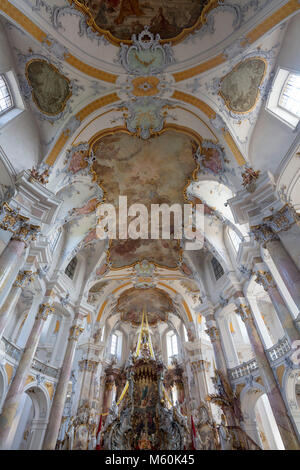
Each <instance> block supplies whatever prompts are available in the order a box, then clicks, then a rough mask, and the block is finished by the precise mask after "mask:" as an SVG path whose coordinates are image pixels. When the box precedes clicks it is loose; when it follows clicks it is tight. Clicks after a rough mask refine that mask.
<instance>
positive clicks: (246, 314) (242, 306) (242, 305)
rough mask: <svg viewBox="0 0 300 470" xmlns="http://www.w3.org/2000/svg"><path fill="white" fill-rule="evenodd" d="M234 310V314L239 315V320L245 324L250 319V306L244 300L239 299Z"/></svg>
mask: <svg viewBox="0 0 300 470" xmlns="http://www.w3.org/2000/svg"><path fill="white" fill-rule="evenodd" d="M236 307H237V308H236V309H235V312H236V313H237V314H238V315H240V317H241V319H242V320H243V322H245V323H246V322H247V321H248V320H250V319H251V310H250V306H249V304H248V302H247V300H246V299H241V300H239V301H238V302H237V303H236Z"/></svg>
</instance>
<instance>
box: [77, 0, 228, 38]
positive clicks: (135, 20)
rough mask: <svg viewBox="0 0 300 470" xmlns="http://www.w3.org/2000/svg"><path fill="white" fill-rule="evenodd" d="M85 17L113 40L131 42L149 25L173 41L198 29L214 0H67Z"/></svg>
mask: <svg viewBox="0 0 300 470" xmlns="http://www.w3.org/2000/svg"><path fill="white" fill-rule="evenodd" d="M69 1H70V2H71V3H73V4H74V5H75V6H76V7H77V8H78V9H79V10H80V11H81V12H83V13H84V15H85V16H86V17H87V22H88V25H89V26H91V27H92V28H93V29H94V30H96V31H98V32H99V33H100V34H104V35H106V36H107V38H108V39H109V40H110V41H111V42H113V43H115V44H119V43H120V42H121V41H122V42H131V36H132V35H133V34H139V33H140V32H141V31H142V30H143V29H144V27H145V26H149V27H150V29H151V31H152V33H153V34H159V35H160V38H161V39H162V40H165V41H171V42H172V43H176V42H179V41H180V40H182V39H183V38H184V37H186V35H187V34H189V33H190V32H192V31H194V30H196V29H199V28H200V27H201V26H202V25H203V24H204V23H205V22H206V16H207V14H208V13H209V12H210V11H211V10H212V9H214V8H216V7H218V6H219V4H220V2H218V1H215V0H172V1H170V0H168V1H165V2H161V1H160V0H147V1H143V0H100V1H94V0H69Z"/></svg>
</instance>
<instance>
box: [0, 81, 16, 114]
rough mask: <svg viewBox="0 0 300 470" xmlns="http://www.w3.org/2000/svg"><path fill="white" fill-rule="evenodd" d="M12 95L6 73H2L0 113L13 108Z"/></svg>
mask: <svg viewBox="0 0 300 470" xmlns="http://www.w3.org/2000/svg"><path fill="white" fill-rule="evenodd" d="M13 106H14V103H13V99H12V95H11V92H10V89H9V86H8V84H7V81H6V79H5V77H4V75H0V115H1V114H4V113H6V112H7V111H9V110H10V109H11V108H13Z"/></svg>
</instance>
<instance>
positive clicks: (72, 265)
mask: <svg viewBox="0 0 300 470" xmlns="http://www.w3.org/2000/svg"><path fill="white" fill-rule="evenodd" d="M76 266H77V258H76V256H75V258H73V259H71V261H70V263H69V264H68V266H67V267H66V269H65V273H66V275H67V276H68V277H69V278H70V279H73V277H74V273H75V269H76Z"/></svg>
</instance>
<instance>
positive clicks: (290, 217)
mask: <svg viewBox="0 0 300 470" xmlns="http://www.w3.org/2000/svg"><path fill="white" fill-rule="evenodd" d="M297 221H299V216H298V214H297V212H296V211H295V209H294V208H293V206H292V205H291V204H286V205H285V206H284V207H282V208H281V209H280V210H279V211H278V212H276V213H275V214H272V215H271V216H269V217H266V218H265V219H264V222H265V223H266V224H267V225H268V226H269V227H270V228H271V229H272V230H273V232H274V233H280V232H281V231H283V230H288V229H289V228H290V227H291V226H292V225H294V224H295V223H296V222H297Z"/></svg>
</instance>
